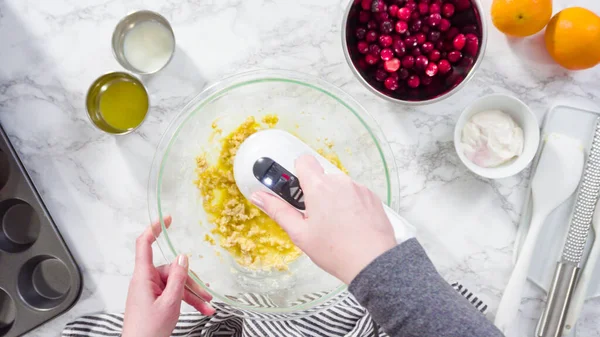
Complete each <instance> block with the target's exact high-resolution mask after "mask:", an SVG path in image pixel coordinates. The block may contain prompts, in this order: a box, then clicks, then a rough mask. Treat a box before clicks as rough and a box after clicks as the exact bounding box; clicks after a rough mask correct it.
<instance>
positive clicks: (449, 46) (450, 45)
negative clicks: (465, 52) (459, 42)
mask: <svg viewBox="0 0 600 337" xmlns="http://www.w3.org/2000/svg"><path fill="white" fill-rule="evenodd" d="M443 50H445V51H447V52H451V51H453V50H454V41H444V48H443Z"/></svg>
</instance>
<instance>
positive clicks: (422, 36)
mask: <svg viewBox="0 0 600 337" xmlns="http://www.w3.org/2000/svg"><path fill="white" fill-rule="evenodd" d="M415 38H416V39H417V44H419V45H422V44H423V43H425V41H427V38H426V37H425V34H423V33H417V34H415Z"/></svg>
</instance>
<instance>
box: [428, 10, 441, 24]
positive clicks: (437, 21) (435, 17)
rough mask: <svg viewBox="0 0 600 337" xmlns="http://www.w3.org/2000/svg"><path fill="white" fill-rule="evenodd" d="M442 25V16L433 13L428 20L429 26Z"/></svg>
mask: <svg viewBox="0 0 600 337" xmlns="http://www.w3.org/2000/svg"><path fill="white" fill-rule="evenodd" d="M441 23H442V16H441V15H440V13H433V14H431V15H429V17H428V18H427V24H428V25H429V26H431V27H437V26H439V25H440V24H441Z"/></svg>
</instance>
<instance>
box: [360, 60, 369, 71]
mask: <svg viewBox="0 0 600 337" xmlns="http://www.w3.org/2000/svg"><path fill="white" fill-rule="evenodd" d="M367 67H368V65H367V62H365V60H364V59H360V60H358V69H362V70H365V69H367Z"/></svg>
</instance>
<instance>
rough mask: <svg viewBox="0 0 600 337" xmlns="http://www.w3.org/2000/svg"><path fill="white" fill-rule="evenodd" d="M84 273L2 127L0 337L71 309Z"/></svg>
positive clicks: (0, 144) (0, 156) (0, 153)
mask: <svg viewBox="0 0 600 337" xmlns="http://www.w3.org/2000/svg"><path fill="white" fill-rule="evenodd" d="M81 285H82V284H81V273H80V272H79V268H78V267H77V264H76V263H75V261H74V260H73V257H72V256H71V254H70V252H69V250H68V249H67V246H66V245H65V243H64V241H63V240H62V238H61V236H60V234H59V233H58V230H57V229H56V226H55V224H54V222H53V221H52V218H51V217H50V214H48V211H47V210H46V207H44V204H43V203H42V200H41V199H40V196H39V195H38V193H37V191H36V189H35V187H34V185H33V183H32V182H31V179H30V178H29V175H28V174H27V171H26V170H25V169H24V168H23V165H22V163H21V161H20V160H19V158H18V157H17V154H16V152H15V151H14V149H13V148H12V146H11V145H10V142H9V140H8V137H7V136H6V134H5V133H4V130H3V129H2V126H0V337H9V336H19V335H22V334H24V333H25V332H27V331H29V330H31V329H33V328H35V327H37V326H39V325H40V324H42V323H44V322H46V321H48V320H50V319H52V318H54V317H56V316H58V315H60V314H61V313H63V312H65V311H66V310H67V309H69V308H70V307H71V306H72V305H73V304H75V302H76V301H77V299H78V298H79V294H80V293H81Z"/></svg>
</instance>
